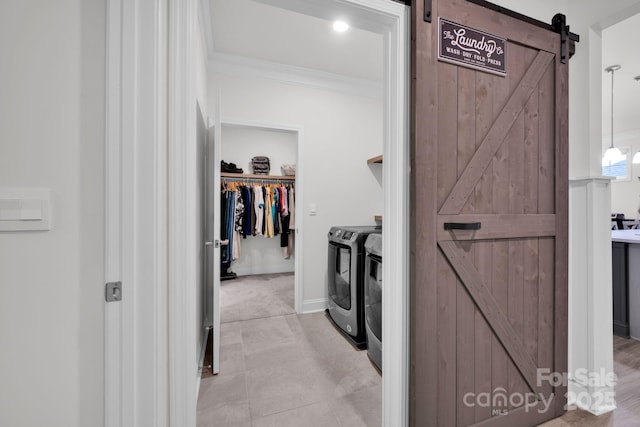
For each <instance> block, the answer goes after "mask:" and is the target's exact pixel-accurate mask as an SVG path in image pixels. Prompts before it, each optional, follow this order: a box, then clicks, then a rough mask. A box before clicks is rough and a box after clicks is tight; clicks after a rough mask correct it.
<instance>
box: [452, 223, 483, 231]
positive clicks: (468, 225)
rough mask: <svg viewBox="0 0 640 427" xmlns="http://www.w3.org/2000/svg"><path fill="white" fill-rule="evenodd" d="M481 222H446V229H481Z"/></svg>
mask: <svg viewBox="0 0 640 427" xmlns="http://www.w3.org/2000/svg"><path fill="white" fill-rule="evenodd" d="M481 225H482V223H480V222H445V223H444V229H445V230H480V226H481Z"/></svg>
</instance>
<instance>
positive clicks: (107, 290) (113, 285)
mask: <svg viewBox="0 0 640 427" xmlns="http://www.w3.org/2000/svg"><path fill="white" fill-rule="evenodd" d="M104 299H105V300H106V301H107V302H117V301H122V282H109V283H107V284H106V285H105V287H104Z"/></svg>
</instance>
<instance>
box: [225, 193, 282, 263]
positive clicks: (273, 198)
mask: <svg viewBox="0 0 640 427" xmlns="http://www.w3.org/2000/svg"><path fill="white" fill-rule="evenodd" d="M220 204H221V206H220V214H221V224H220V228H221V230H220V235H221V239H222V240H223V241H226V242H227V244H223V247H222V252H221V263H222V264H223V267H224V268H228V267H229V266H230V265H231V262H232V261H235V260H238V259H239V258H240V257H241V253H242V251H241V249H242V245H241V242H240V241H241V239H246V238H247V236H260V235H262V236H263V237H266V238H273V237H276V236H279V237H280V247H281V248H282V250H283V256H284V258H285V259H286V258H289V257H290V256H291V254H292V253H293V241H294V239H293V236H292V234H293V233H292V232H293V230H294V226H295V222H294V213H295V187H294V185H293V184H287V185H272V184H271V185H260V184H252V185H249V184H245V183H242V184H238V183H235V182H230V183H223V185H221V196H220Z"/></svg>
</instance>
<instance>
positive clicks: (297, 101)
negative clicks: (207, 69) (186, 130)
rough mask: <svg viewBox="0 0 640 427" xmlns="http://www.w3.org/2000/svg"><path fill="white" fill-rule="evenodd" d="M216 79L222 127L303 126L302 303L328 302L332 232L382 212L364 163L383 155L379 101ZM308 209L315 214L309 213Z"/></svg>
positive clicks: (370, 169)
mask: <svg viewBox="0 0 640 427" xmlns="http://www.w3.org/2000/svg"><path fill="white" fill-rule="evenodd" d="M213 79H214V80H215V84H214V86H215V87H216V88H220V91H221V111H222V116H223V121H224V120H225V118H226V117H228V118H242V119H245V120H248V121H254V122H262V123H274V124H282V125H291V126H300V127H302V129H303V136H302V143H301V145H300V150H302V151H301V157H302V158H301V163H302V165H301V167H302V173H303V179H302V181H301V182H302V185H303V187H301V185H300V184H298V186H297V187H296V196H297V199H296V200H302V199H303V206H300V203H298V206H300V207H301V210H298V212H300V213H301V214H302V216H303V217H302V218H301V220H302V221H304V224H303V225H302V227H303V230H302V232H303V236H304V237H303V240H304V242H303V253H304V266H303V270H304V271H303V278H302V279H303V282H302V283H303V286H304V291H303V293H304V294H303V299H304V300H305V301H306V302H310V301H315V300H320V299H323V298H326V280H327V271H326V270H327V233H328V231H329V228H330V227H331V226H333V225H372V224H375V222H374V219H373V216H374V215H376V214H381V213H382V210H383V192H382V188H381V178H382V177H381V173H382V171H381V169H382V168H381V167H380V165H372V166H369V165H367V163H366V160H367V159H368V158H370V157H373V156H376V155H379V154H381V153H382V117H383V111H382V107H383V105H382V101H381V100H380V99H373V98H366V97H357V96H353V95H347V94H343V93H339V92H336V91H331V90H323V89H314V88H310V87H306V86H300V85H288V84H284V83H279V82H276V81H271V80H266V79H264V80H262V79H246V78H243V77H239V76H229V75H222V74H217V75H215V76H214V77H213ZM211 93H212V97H213V94H215V93H216V92H215V91H212V92H211ZM298 178H299V179H300V177H298ZM310 204H315V205H316V206H317V215H315V216H311V215H310V214H309V206H310ZM296 225H297V226H298V227H300V225H301V222H300V215H297V216H296Z"/></svg>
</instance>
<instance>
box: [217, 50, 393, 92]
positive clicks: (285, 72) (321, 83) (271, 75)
mask: <svg viewBox="0 0 640 427" xmlns="http://www.w3.org/2000/svg"><path fill="white" fill-rule="evenodd" d="M209 72H210V73H214V74H224V75H232V76H242V77H250V78H258V79H268V80H274V81H277V82H280V83H285V84H292V85H298V86H307V87H312V88H316V89H324V90H333V91H337V92H342V93H347V94H350V95H356V96H363V97H367V98H374V99H382V98H383V85H382V82H376V81H372V80H366V79H358V78H354V77H347V76H344V75H340V74H334V73H328V72H326V71H319V70H313V69H310V68H304V67H297V66H294V65H287V64H280V63H276V62H271V61H265V60H261V59H256V58H249V57H245V56H238V55H231V54H226V53H214V54H213V55H210V57H209Z"/></svg>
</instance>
